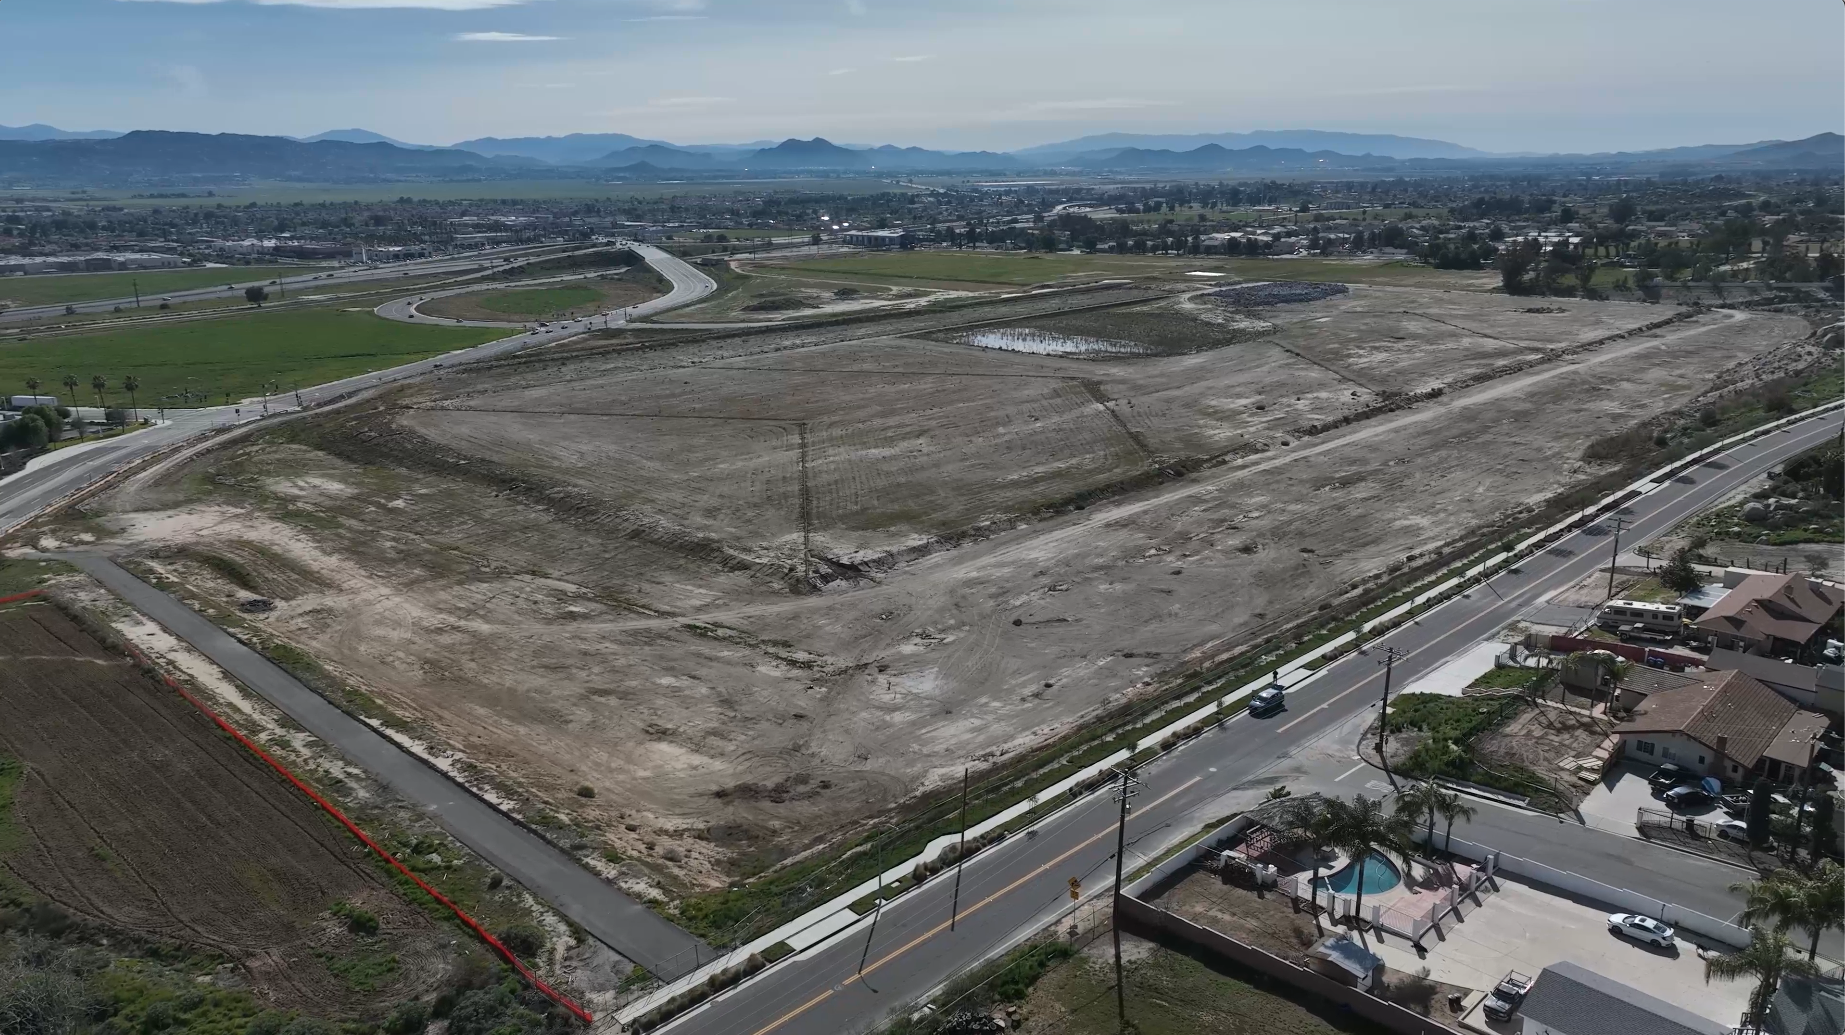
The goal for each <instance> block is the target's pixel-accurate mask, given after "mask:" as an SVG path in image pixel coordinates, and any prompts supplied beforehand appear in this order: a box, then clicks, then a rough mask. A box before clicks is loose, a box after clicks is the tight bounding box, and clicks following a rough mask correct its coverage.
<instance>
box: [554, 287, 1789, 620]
mask: <svg viewBox="0 0 1845 1035" xmlns="http://www.w3.org/2000/svg"><path fill="white" fill-rule="evenodd" d="M1724 315H1725V316H1726V317H1727V320H1726V322H1724V323H1708V324H1699V325H1696V326H1692V327H1686V328H1683V329H1681V330H1677V331H1673V332H1671V333H1669V334H1665V335H1662V336H1660V337H1657V338H1646V337H1636V338H1632V339H1629V341H1630V342H1631V344H1626V345H1623V346H1622V347H1619V348H1615V349H1601V350H1598V351H1595V352H1590V353H1582V354H1580V356H1581V358H1577V359H1574V361H1573V362H1561V363H1549V364H1545V365H1543V366H1540V367H1536V368H1532V369H1529V370H1524V371H1520V372H1519V373H1518V374H1515V375H1512V376H1511V377H1510V378H1506V379H1501V380H1497V381H1489V382H1487V383H1485V384H1483V385H1478V386H1475V387H1474V388H1471V389H1468V390H1466V391H1464V392H1460V393H1456V394H1454V395H1449V396H1443V397H1442V398H1441V399H1439V400H1434V401H1432V402H1430V403H1427V404H1424V405H1421V406H1416V407H1411V408H1409V409H1405V410H1398V411H1395V412H1394V413H1393V414H1392V415H1390V416H1389V417H1380V418H1377V419H1374V420H1372V421H1367V422H1364V423H1362V424H1357V425H1352V426H1351V427H1353V428H1354V429H1355V430H1353V431H1351V432H1349V433H1347V434H1344V435H1339V436H1337V437H1336V438H1330V439H1324V440H1322V441H1319V442H1316V443H1314V444H1313V445H1310V446H1304V447H1301V448H1297V449H1286V450H1282V451H1278V452H1277V453H1264V454H1258V455H1259V456H1261V457H1265V459H1260V460H1256V459H1252V460H1251V461H1250V462H1247V463H1241V464H1239V463H1236V462H1232V463H1231V464H1229V465H1227V466H1226V467H1225V468H1223V469H1221V470H1220V471H1218V472H1216V473H1213V474H1210V475H1206V476H1203V477H1192V478H1187V479H1185V480H1184V481H1182V482H1175V483H1170V484H1169V485H1166V486H1164V487H1162V488H1161V489H1159V490H1158V491H1155V492H1154V493H1152V494H1151V495H1148V496H1146V497H1143V498H1141V499H1138V500H1131V501H1123V502H1118V503H1116V504H1114V505H1112V506H1109V507H1107V508H1094V509H1092V510H1090V511H1088V512H1086V513H1083V514H1080V515H1075V516H1072V517H1067V518H1064V519H1061V520H1062V521H1063V523H1062V524H1061V525H1060V526H1059V527H1057V528H1054V529H1049V530H1046V531H1044V532H1040V533H1038V534H1027V535H1025V536H1024V537H1022V538H1020V539H1018V540H1015V541H1013V542H1010V543H1007V544H1005V545H1001V546H999V547H997V548H995V549H993V550H991V551H989V552H985V553H979V554H978V555H977V556H976V555H973V554H971V553H967V552H964V551H952V552H947V553H937V554H933V555H931V556H929V557H925V558H923V559H921V560H918V561H916V562H915V563H914V564H913V565H912V570H917V571H921V570H925V569H927V570H930V573H931V574H934V575H937V576H946V575H951V574H954V573H956V572H959V571H963V570H965V569H967V568H969V567H972V566H975V565H983V564H992V563H1000V562H1004V561H1010V560H1016V559H1018V558H1019V557H1020V556H1022V555H1023V554H1025V553H1027V552H1032V553H1036V552H1042V551H1044V550H1047V549H1056V548H1065V549H1066V550H1073V549H1076V547H1075V546H1074V543H1073V541H1075V540H1078V539H1080V538H1082V537H1083V536H1086V535H1088V534H1090V533H1092V532H1094V531H1095V530H1097V529H1099V528H1102V527H1104V526H1106V525H1110V524H1113V523H1115V522H1117V521H1121V520H1123V519H1126V518H1130V517H1134V516H1136V515H1138V514H1141V513H1144V512H1145V511H1148V510H1152V509H1156V508H1159V507H1164V506H1168V505H1171V504H1172V503H1175V502H1177V501H1179V500H1182V499H1187V498H1192V497H1196V496H1199V495H1201V494H1207V493H1212V492H1215V491H1217V490H1219V489H1222V488H1223V487H1225V486H1227V485H1230V484H1232V483H1234V482H1238V481H1242V480H1244V479H1247V478H1249V477H1251V476H1254V475H1258V474H1263V473H1265V472H1268V471H1271V470H1274V469H1276V468H1278V467H1281V466H1284V465H1286V464H1292V463H1295V462H1297V461H1300V460H1303V459H1306V458H1309V457H1315V456H1319V455H1322V454H1324V453H1330V452H1333V451H1336V450H1341V449H1345V448H1348V447H1351V446H1354V445H1362V444H1363V443H1365V442H1367V441H1369V440H1371V439H1374V438H1377V437H1378V436H1380V435H1384V434H1388V433H1389V432H1392V431H1397V430H1400V429H1402V428H1406V427H1410V426H1412V425H1416V424H1422V423H1426V422H1429V421H1433V420H1436V419H1438V418H1441V417H1444V416H1446V415H1449V414H1451V413H1452V412H1453V411H1455V410H1456V409H1465V408H1471V407H1476V406H1483V405H1486V404H1489V403H1492V402H1494V401H1496V400H1498V399H1501V398H1504V397H1506V396H1508V395H1512V394H1515V393H1517V392H1520V391H1523V390H1525V389H1527V388H1529V387H1530V386H1532V385H1536V384H1541V383H1542V382H1545V381H1549V380H1551V379H1554V378H1557V377H1560V376H1562V375H1564V374H1568V373H1574V372H1577V371H1580V370H1583V369H1585V368H1588V367H1594V366H1599V365H1602V364H1605V363H1610V362H1613V361H1615V360H1619V359H1623V358H1625V357H1627V356H1629V355H1631V354H1633V353H1636V352H1641V351H1644V350H1647V349H1651V348H1655V347H1657V346H1660V345H1663V344H1666V343H1667V342H1671V341H1675V340H1678V339H1680V338H1684V337H1688V336H1690V335H1694V334H1701V333H1704V332H1705V331H1708V330H1711V329H1714V328H1717V327H1725V326H1731V325H1734V324H1736V323H1738V322H1741V321H1744V320H1748V319H1751V318H1752V314H1750V313H1746V312H1740V311H1731V312H1725V313H1724ZM843 592H846V593H862V594H866V595H868V596H871V597H872V598H873V599H876V598H877V594H879V593H887V592H889V590H888V589H887V588H886V587H883V586H864V587H848V588H847V589H845V590H844V591H843ZM837 599H838V594H831V595H828V596H825V597H813V598H802V599H795V600H787V601H775V602H771V603H763V604H749V605H744V606H741V607H734V608H722V609H719V610H716V611H711V612H706V613H703V614H698V615H687V616H683V617H674V618H655V619H632V620H626V621H622V622H615V623H586V624H585V627H586V628H595V629H604V630H609V631H615V630H624V629H648V628H665V627H670V626H673V625H678V624H681V623H683V622H702V621H727V620H731V619H739V618H749V617H752V616H757V615H767V614H785V613H787V612H791V611H799V610H804V609H810V608H816V607H825V606H830V605H831V604H833V603H835V602H836V601H837Z"/></svg>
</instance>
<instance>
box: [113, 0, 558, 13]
mask: <svg viewBox="0 0 1845 1035" xmlns="http://www.w3.org/2000/svg"><path fill="white" fill-rule="evenodd" d="M126 2H129V3H166V4H217V3H230V2H232V0H126ZM241 2H243V3H252V4H258V5H260V6H263V7H326V8H332V9H335V10H348V11H358V10H377V9H379V8H385V7H412V8H417V9H419V10H425V11H484V10H487V9H489V8H493V7H514V6H517V5H519V4H523V3H529V2H530V0H241Z"/></svg>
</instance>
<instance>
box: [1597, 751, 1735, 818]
mask: <svg viewBox="0 0 1845 1035" xmlns="http://www.w3.org/2000/svg"><path fill="white" fill-rule="evenodd" d="M1656 768H1658V767H1657V766H1653V765H1648V764H1646V763H1644V762H1631V761H1629V762H1622V763H1621V764H1620V765H1619V766H1617V767H1615V768H1614V769H1613V770H1611V771H1610V772H1608V773H1607V774H1606V775H1604V776H1603V777H1602V781H1601V783H1600V784H1599V785H1597V786H1596V788H1595V789H1594V790H1593V791H1590V792H1589V796H1588V797H1587V798H1584V799H1583V801H1582V804H1581V805H1579V806H1577V807H1578V808H1579V809H1580V810H1581V812H1582V820H1583V823H1584V824H1586V825H1588V826H1592V827H1595V828H1597V829H1599V830H1606V831H1609V832H1610V833H1615V834H1625V835H1626V836H1628V837H1638V836H1640V832H1639V830H1638V829H1637V828H1635V826H1634V814H1635V813H1636V812H1637V811H1638V810H1640V809H1652V810H1654V811H1655V812H1671V810H1670V809H1667V808H1666V803H1665V802H1663V801H1660V800H1659V798H1658V797H1657V796H1655V795H1654V794H1653V789H1652V788H1651V787H1649V786H1647V783H1646V780H1647V777H1649V776H1651V775H1653V770H1654V769H1656ZM1672 814H1673V815H1675V816H1679V817H1685V816H1695V817H1696V818H1698V819H1704V820H1716V819H1722V818H1723V810H1722V809H1721V808H1719V807H1718V806H1717V805H1716V804H1715V803H1714V802H1713V803H1712V804H1710V805H1707V806H1705V807H1703V808H1698V809H1687V810H1685V811H1683V812H1675V813H1672Z"/></svg>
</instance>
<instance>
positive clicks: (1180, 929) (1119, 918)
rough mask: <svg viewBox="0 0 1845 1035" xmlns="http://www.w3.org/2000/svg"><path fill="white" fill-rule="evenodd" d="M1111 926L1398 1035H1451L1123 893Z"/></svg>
mask: <svg viewBox="0 0 1845 1035" xmlns="http://www.w3.org/2000/svg"><path fill="white" fill-rule="evenodd" d="M1115 922H1116V923H1118V924H1120V925H1121V929H1122V930H1124V931H1131V932H1133V933H1135V934H1138V935H1141V936H1142V937H1145V938H1150V939H1152V940H1153V941H1155V942H1158V943H1160V944H1162V945H1165V946H1167V947H1169V948H1178V949H1181V951H1183V949H1184V948H1185V947H1195V948H1200V949H1204V950H1205V951H1207V952H1210V953H1213V954H1214V955H1217V956H1221V957H1223V958H1225V959H1228V960H1231V961H1233V962H1235V963H1239V964H1241V965H1243V966H1245V967H1248V968H1249V969H1251V970H1254V971H1256V972H1258V973H1260V974H1262V975H1264V976H1266V977H1270V978H1273V979H1275V980H1277V981H1285V982H1287V983H1288V984H1290V985H1293V986H1294V987H1295V988H1298V989H1300V990H1301V991H1303V992H1305V993H1307V994H1308V995H1310V996H1313V997H1314V998H1316V999H1320V1000H1323V1001H1325V1002H1327V1003H1330V1004H1332V1005H1334V1006H1336V1007H1338V1008H1340V1009H1342V1010H1349V1011H1351V1012H1352V1013H1354V1014H1356V1015H1358V1016H1359V1017H1362V1018H1364V1019H1365V1020H1367V1021H1370V1022H1372V1023H1373V1024H1379V1025H1382V1026H1383V1027H1385V1028H1388V1029H1389V1030H1391V1031H1393V1032H1396V1033H1398V1035H1454V1032H1455V1030H1454V1029H1453V1028H1450V1027H1448V1026H1447V1025H1445V1024H1440V1023H1437V1022H1436V1021H1434V1020H1432V1019H1430V1018H1428V1017H1424V1016H1422V1015H1421V1014H1419V1013H1415V1012H1414V1011H1411V1010H1406V1009H1404V1008H1403V1007H1401V1006H1398V1005H1396V1004H1395V1003H1390V1002H1385V1001H1384V1000H1382V999H1378V998H1376V997H1375V996H1372V995H1370V994H1368V993H1365V992H1361V991H1359V990H1358V989H1356V988H1351V987H1348V986H1346V985H1342V984H1340V983H1339V982H1337V981H1334V980H1333V979H1331V978H1329V977H1325V976H1323V975H1320V974H1317V973H1315V972H1313V971H1311V970H1307V969H1306V968H1304V967H1297V966H1295V965H1294V964H1292V963H1289V962H1288V961H1287V960H1284V959H1282V958H1281V957H1279V956H1272V955H1270V954H1268V953H1266V952H1264V951H1262V950H1261V949H1258V948H1256V947H1255V946H1253V945H1245V944H1243V943H1242V942H1239V941H1237V940H1235V939H1234V938H1231V937H1230V936H1228V935H1226V934H1223V933H1221V932H1218V931H1213V930H1211V929H1210V928H1208V927H1200V926H1199V925H1197V924H1194V923H1192V922H1191V921H1189V920H1187V919H1185V918H1184V917H1181V916H1178V915H1175V914H1173V913H1168V912H1167V911H1165V910H1164V909H1161V908H1159V907H1158V906H1153V905H1149V904H1147V903H1145V902H1142V901H1141V900H1139V899H1137V898H1134V897H1133V896H1132V895H1126V894H1123V895H1120V896H1117V897H1116V899H1115Z"/></svg>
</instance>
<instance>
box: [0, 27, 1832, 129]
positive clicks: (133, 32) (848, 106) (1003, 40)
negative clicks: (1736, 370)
mask: <svg viewBox="0 0 1845 1035" xmlns="http://www.w3.org/2000/svg"><path fill="white" fill-rule="evenodd" d="M1734 15H1735V9H1734V8H1733V6H1731V5H1726V4H1720V3H1716V2H1713V0H1685V2H1673V3H1668V2H1665V0H1635V2H1630V3H1623V4H1620V5H1607V4H1596V3H1592V2H1590V0H1535V2H1533V3H1528V4H1523V5H1518V6H1517V7H1516V8H1514V7H1511V6H1503V7H1500V6H1492V7H1483V6H1482V5H1480V4H1478V3H1476V2H1461V0H1425V2H1420V3H1416V4H1414V5H1413V6H1402V5H1398V6H1395V7H1390V8H1386V7H1383V6H1380V5H1375V4H1370V3H1363V2H1358V0H1297V2H1296V3H1293V4H1288V5H1273V6H1271V7H1261V8H1258V7H1226V6H1225V5H1221V4H1217V3H1210V2H1206V0H1168V2H1166V3H1162V4H1159V5H1156V6H1154V7H1152V8H1151V9H1134V10H1126V9H1123V8H1121V7H1120V5H1117V4H1103V3H1097V2H1094V0H1060V2H1057V3H1051V2H1049V0H1013V2H1010V3H999V4H994V3H976V2H974V0H929V2H926V3H913V4H907V5H899V4H895V3H887V2H881V0H786V2H783V3H779V4H775V5H773V6H770V5H767V4H761V3H757V4H747V3H743V2H741V0H69V2H66V3H62V4H58V5H56V6H55V7H53V8H34V7H29V6H22V5H19V4H4V5H0V27H4V28H5V29H6V30H7V31H8V35H9V36H10V37H11V38H14V39H40V40H47V39H50V40H59V39H65V40H71V41H73V44H72V46H73V47H78V48H81V52H82V54H83V55H84V60H80V61H73V60H72V59H71V48H67V47H30V48H27V47H20V48H15V49H14V50H13V51H12V52H10V53H9V64H10V66H11V67H12V68H13V70H14V71H13V74H12V75H10V76H8V78H7V82H6V83H5V84H0V124H6V125H21V124H27V123H34V122H42V123H47V124H50V125H54V126H58V127H60V128H62V129H66V130H86V129H111V130H122V131H127V130H133V129H172V130H191V131H198V132H240V133H259V134H270V135H291V136H311V135H314V134H317V133H321V132H325V131H327V130H331V129H341V128H349V127H357V128H363V129H368V130H372V131H374V132H378V133H382V134H385V135H387V136H390V137H394V138H396V139H399V140H404V141H408V142H411V143H424V144H448V143H453V142H456V141H460V140H466V139H471V138H475V137H482V136H500V137H508V136H548V135H562V134H567V133H573V132H580V133H610V132H613V133H627V134H631V135H633V136H637V137H647V138H655V139H663V140H670V141H673V142H674V143H682V144H701V143H736V142H742V141H751V140H757V139H777V140H779V139H783V138H787V137H800V138H809V137H813V136H823V137H826V138H827V139H829V140H834V141H849V142H856V143H867V144H885V143H893V144H898V145H903V146H908V145H917V146H922V147H930V148H940V149H947V150H1008V151H1009V150H1018V149H1020V148H1024V147H1030V146H1034V145H1038V144H1044V143H1050V142H1054V141H1059V140H1065V139H1069V138H1072V137H1078V136H1085V135H1090V134H1095V133H1106V132H1127V133H1161V134H1165V133H1173V134H1178V133H1223V132H1247V131H1250V130H1258V129H1286V130H1297V129H1316V130H1327V131H1335V132H1356V133H1390V134H1398V135H1403V136H1413V137H1426V138H1433V139H1438V140H1444V141H1448V142H1451V143H1456V144H1461V145H1464V146H1467V147H1473V148H1478V149H1481V150H1485V151H1535V152H1553V151H1564V152H1594V151H1631V150H1644V149H1651V148H1659V147H1674V146H1682V145H1689V144H1704V143H1730V144H1734V143H1748V142H1753V141H1757V140H1766V139H1777V138H1778V139H1797V138H1802V137H1806V136H1810V135H1812V134H1814V133H1817V132H1822V131H1824V130H1826V129H1833V128H1836V127H1838V126H1839V125H1840V123H1841V122H1845V99H1842V98H1841V96H1840V94H1839V91H1838V90H1837V88H1836V86H1837V83H1838V81H1839V78H1840V76H1841V75H1842V74H1845V57H1842V56H1841V51H1840V48H1839V47H1838V41H1839V39H1840V36H1841V30H1845V12H1842V11H1841V8H1840V5H1838V4H1836V3H1832V2H1830V0H1824V2H1822V0H1796V2H1789V3H1783V4H1776V5H1771V6H1768V7H1765V8H1761V9H1752V10H1750V11H1749V16H1748V26H1747V35H1748V36H1749V38H1754V39H1763V40H1773V41H1775V42H1774V49H1775V53H1774V57H1773V58H1772V60H1770V59H1761V60H1752V61H1748V62H1746V63H1745V66H1746V68H1747V72H1748V82H1747V84H1746V85H1744V86H1724V85H1722V84H1720V83H1717V82H1714V81H1713V80H1712V77H1711V73H1710V70H1711V69H1712V68H1713V67H1716V65H1717V64H1718V63H1717V62H1713V60H1712V59H1711V57H1712V55H1711V51H1710V33H1711V28H1712V26H1713V25H1719V24H1725V23H1727V22H1730V21H1733V20H1734ZM1494 23H1498V24H1497V25H1495V24H1494ZM1495 29H1500V30H1502V31H1499V32H1498V33H1497V34H1495V32H1494V30H1495ZM1481 38H1491V39H1493V40H1494V42H1493V43H1492V44H1491V45H1486V46H1482V45H1480V44H1478V43H1477V42H1475V41H1477V40H1479V39H1481Z"/></svg>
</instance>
